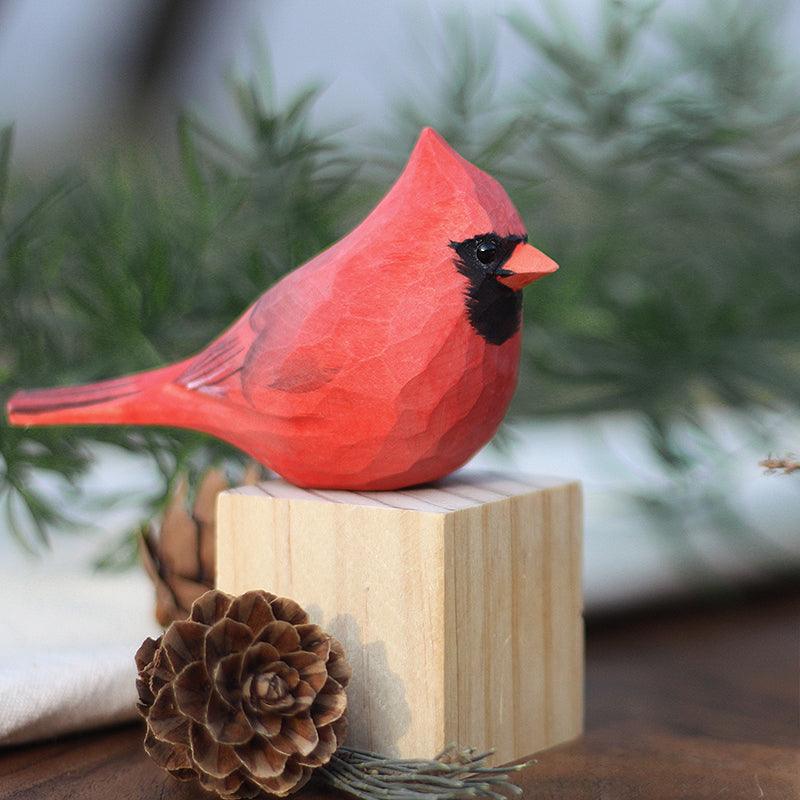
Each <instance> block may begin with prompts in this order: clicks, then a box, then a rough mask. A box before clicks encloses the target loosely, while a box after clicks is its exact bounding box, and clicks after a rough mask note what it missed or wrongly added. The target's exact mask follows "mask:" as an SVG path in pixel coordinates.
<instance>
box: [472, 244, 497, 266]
mask: <svg viewBox="0 0 800 800" xmlns="http://www.w3.org/2000/svg"><path fill="white" fill-rule="evenodd" d="M475 254H476V255H477V256H478V261H480V262H481V264H491V263H492V262H493V261H494V260H495V258H497V242H495V241H492V240H491V239H484V240H483V241H481V242H479V243H478V247H477V248H476V250H475Z"/></svg>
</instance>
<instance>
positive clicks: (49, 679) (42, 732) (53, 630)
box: [0, 569, 158, 745]
mask: <svg viewBox="0 0 800 800" xmlns="http://www.w3.org/2000/svg"><path fill="white" fill-rule="evenodd" d="M31 572H33V574H31ZM25 573H27V574H25ZM0 581H1V582H2V598H3V605H2V614H0V744H2V745H5V744H19V743H22V742H28V741H33V740H36V739H46V738H49V737H53V736H58V735H61V734H64V733H70V732H73V731H78V730H83V729H88V728H94V727H100V726H102V725H110V724H113V723H117V722H122V721H124V720H126V719H132V718H133V717H135V716H136V712H135V706H134V704H135V702H136V689H135V678H136V667H135V665H134V660H133V657H134V654H135V653H136V650H137V648H138V647H139V645H140V644H141V643H142V641H143V640H144V639H145V638H146V637H147V636H151V635H157V633H158V626H157V625H156V623H155V621H154V619H153V590H152V587H151V586H150V584H149V583H148V581H147V578H146V577H145V576H144V575H142V574H140V573H139V572H138V571H133V572H131V573H129V574H122V575H119V574H99V575H96V574H91V573H89V574H87V573H86V572H85V571H84V572H83V574H80V573H70V574H66V575H64V574H59V573H57V572H54V571H52V570H47V571H44V570H23V574H22V575H19V574H18V575H10V574H9V573H8V571H6V570H5V569H3V570H0Z"/></svg>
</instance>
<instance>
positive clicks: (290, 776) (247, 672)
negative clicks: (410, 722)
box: [136, 591, 351, 798]
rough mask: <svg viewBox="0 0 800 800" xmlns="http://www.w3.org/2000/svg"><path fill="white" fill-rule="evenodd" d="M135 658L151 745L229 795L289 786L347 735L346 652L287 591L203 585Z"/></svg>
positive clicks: (176, 767)
mask: <svg viewBox="0 0 800 800" xmlns="http://www.w3.org/2000/svg"><path fill="white" fill-rule="evenodd" d="M136 666H137V669H138V673H139V676H138V679H137V681H136V686H137V690H138V693H139V703H138V708H139V711H140V713H141V714H142V716H143V717H144V718H145V720H146V721H147V734H146V737H145V742H144V746H145V750H146V751H147V753H148V754H149V755H150V757H151V758H152V759H153V760H154V761H155V762H156V763H157V764H159V766H161V767H163V768H164V769H165V770H167V771H168V772H170V773H172V774H173V775H174V776H175V777H177V778H180V779H183V780H189V779H192V778H197V779H198V780H199V782H200V783H201V785H202V786H203V787H204V788H205V789H208V790H210V791H213V792H216V793H217V794H219V795H220V796H222V797H223V798H253V797H258V796H259V795H261V794H262V793H266V794H271V795H277V796H279V797H283V796H285V795H288V794H291V793H292V792H294V791H297V790H298V789H300V788H301V787H302V786H303V785H305V783H306V782H307V781H308V779H309V778H310V777H311V773H312V771H313V770H314V769H315V768H316V767H319V766H322V765H323V764H326V763H327V762H328V761H329V760H330V758H331V756H332V755H333V753H334V752H335V751H336V750H337V748H338V747H339V746H340V744H341V743H342V739H343V738H344V735H345V730H346V720H345V716H344V713H345V710H346V708H347V696H346V694H345V687H346V686H347V684H348V682H349V680H350V674H351V671H350V667H349V665H348V663H347V660H346V658H345V656H344V651H343V649H342V646H341V645H340V644H339V642H337V641H336V640H335V639H333V638H332V637H331V636H329V635H328V634H326V633H325V632H324V631H322V630H321V629H320V628H319V627H317V626H316V625H314V624H312V623H310V622H309V621H308V615H307V614H306V613H305V611H303V609H302V608H300V606H298V605H297V603H295V602H294V601H292V600H288V599H286V598H281V597H276V596H275V595H272V594H269V593H268V592H263V591H252V592H247V593H245V594H243V595H240V596H239V597H232V596H231V595H228V594H225V593H224V592H219V591H210V592H207V593H206V594H204V595H203V596H202V597H200V598H199V599H198V600H197V601H195V603H194V604H193V606H192V611H191V616H190V617H189V619H187V620H184V621H178V622H174V623H172V625H170V627H169V628H168V629H167V631H166V632H165V633H164V635H163V636H161V637H159V638H158V639H147V640H145V642H144V643H143V644H142V646H141V647H140V648H139V651H138V652H137V654H136Z"/></svg>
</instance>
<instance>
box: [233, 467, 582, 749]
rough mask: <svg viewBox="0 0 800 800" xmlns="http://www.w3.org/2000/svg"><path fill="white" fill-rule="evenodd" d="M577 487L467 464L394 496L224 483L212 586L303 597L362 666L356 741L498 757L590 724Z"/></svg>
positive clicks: (355, 693) (353, 720) (355, 702)
mask: <svg viewBox="0 0 800 800" xmlns="http://www.w3.org/2000/svg"><path fill="white" fill-rule="evenodd" d="M581 534H582V511H581V491H580V486H579V484H577V483H575V482H569V481H564V480H561V479H548V478H531V479H527V478H526V479H522V478H520V477H513V478H512V477H509V476H504V475H498V474H488V473H481V474H476V473H466V472H464V473H457V474H456V475H454V476H450V477H449V478H447V479H445V480H443V481H441V482H439V483H437V484H434V485H431V486H428V487H424V488H416V489H407V490H404V491H399V492H344V491H319V490H305V489H299V488H297V487H295V486H292V485H291V484H288V483H286V482H285V481H282V480H270V481H267V482H265V483H262V484H260V485H259V486H248V487H242V488H239V489H232V490H230V491H227V492H223V493H222V494H221V495H220V496H219V501H218V511H217V585H218V586H219V588H220V589H222V590H224V591H226V592H231V593H234V594H238V593H241V592H244V591H247V590H248V589H254V588H261V589H267V590H268V591H270V592H274V593H275V594H278V595H285V596H287V597H291V598H293V599H295V600H296V601H297V602H299V603H300V604H301V605H303V606H304V607H305V608H306V609H307V610H308V611H309V613H310V615H311V617H312V618H313V620H314V621H315V622H318V623H319V624H320V625H321V626H322V627H323V628H325V629H326V630H328V631H330V632H331V633H332V634H334V635H335V636H336V637H337V638H338V639H339V640H340V641H341V642H342V644H343V645H344V647H345V649H346V651H347V654H348V657H349V659H350V662H351V663H352V665H353V680H352V681H351V683H350V687H349V688H348V698H349V710H348V714H349V717H350V733H349V735H348V743H349V744H352V745H354V746H359V747H363V748H368V749H370V750H375V751H378V752H382V753H386V754H391V755H400V756H404V757H431V756H432V755H434V754H435V753H436V752H438V751H439V750H441V748H442V747H443V746H444V745H445V744H447V743H449V742H453V741H455V742H458V743H460V744H462V745H465V746H466V745H470V746H475V747H478V748H479V749H484V748H486V749H488V748H490V747H494V748H496V749H497V757H496V758H497V762H498V763H502V762H506V761H510V760H512V759H517V758H521V757H524V756H527V755H529V754H530V753H533V752H535V751H537V750H541V749H543V748H546V747H550V746H552V745H555V744H557V743H559V742H563V741H565V740H568V739H571V738H573V737H575V736H578V735H579V734H580V733H581V730H582V722H583V621H582V616H581V612H582V598H581Z"/></svg>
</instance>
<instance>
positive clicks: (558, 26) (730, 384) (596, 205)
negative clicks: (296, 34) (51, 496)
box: [0, 0, 800, 539]
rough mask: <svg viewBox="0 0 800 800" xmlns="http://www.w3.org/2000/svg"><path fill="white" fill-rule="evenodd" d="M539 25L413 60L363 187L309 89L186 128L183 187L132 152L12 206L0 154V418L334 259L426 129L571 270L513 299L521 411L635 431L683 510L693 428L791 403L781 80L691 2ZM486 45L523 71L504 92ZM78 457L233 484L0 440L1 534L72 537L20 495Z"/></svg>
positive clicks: (35, 499)
mask: <svg viewBox="0 0 800 800" xmlns="http://www.w3.org/2000/svg"><path fill="white" fill-rule="evenodd" d="M546 5H547V6H549V7H550V13H549V14H547V15H546V16H545V17H544V19H538V18H534V17H533V16H531V15H530V14H529V13H527V12H522V11H520V12H516V13H513V14H511V15H509V16H508V17H507V18H506V19H504V20H502V21H501V22H500V23H496V22H494V21H492V20H487V19H480V18H478V19H472V20H469V19H465V18H463V17H462V18H453V19H451V20H449V21H448V22H447V23H446V24H445V25H444V28H443V30H444V31H445V32H446V35H445V36H441V37H439V38H438V39H437V40H436V41H435V42H426V41H424V39H423V40H421V41H419V42H418V43H417V45H418V47H419V49H420V52H421V53H436V54H437V55H436V56H435V57H431V58H430V59H429V63H428V64H427V65H426V67H425V68H424V69H423V68H422V67H419V69H418V72H428V73H430V74H432V75H433V76H434V78H433V79H431V80H428V81H426V83H425V85H424V86H415V87H414V89H413V90H412V93H410V94H409V96H408V97H405V98H400V99H399V100H398V102H397V104H396V106H395V113H394V115H393V116H392V117H391V118H390V120H389V122H388V123H387V130H385V131H383V132H382V133H383V135H382V136H381V137H380V141H381V142H382V149H381V151H380V152H379V153H377V154H376V158H375V163H376V164H378V165H383V166H384V167H386V165H391V166H390V169H384V171H383V172H380V171H379V170H378V171H376V170H372V171H361V172H357V171H356V167H355V165H356V164H357V163H358V153H357V152H355V151H356V149H357V148H355V147H351V146H346V145H345V144H344V143H343V142H342V139H341V137H337V136H336V135H334V134H333V133H332V132H330V131H321V130H319V128H318V127H317V126H315V125H314V124H312V121H311V111H312V108H313V105H314V102H315V100H316V98H317V96H318V90H316V89H309V90H308V91H306V92H303V93H301V94H300V95H298V96H297V97H296V98H294V99H293V100H292V101H290V102H289V103H288V104H287V105H286V106H285V107H278V106H277V104H276V102H275V100H274V98H273V96H272V94H271V88H270V87H271V81H270V78H269V74H268V73H265V74H263V75H261V76H260V77H259V78H258V79H256V80H254V81H233V82H232V83H231V92H232V96H233V97H234V98H235V100H236V103H237V107H238V110H239V114H240V116H241V119H242V121H243V123H244V126H245V130H246V133H247V135H246V137H245V139H246V140H245V142H244V143H243V144H232V143H230V142H228V141H226V140H225V139H224V138H223V137H221V136H219V135H218V134H216V133H214V132H213V131H211V130H209V129H208V128H207V127H206V126H205V125H204V124H203V123H202V122H200V121H198V120H196V119H193V118H189V117H185V118H184V119H183V120H182V121H181V123H180V126H179V130H178V140H179V145H180V148H179V150H180V155H181V158H180V162H179V163H178V164H163V163H160V162H159V160H158V159H157V158H154V156H153V154H147V155H144V154H142V153H138V152H129V153H124V154H122V155H119V156H118V157H117V158H116V159H113V160H102V161H100V162H99V163H96V164H94V165H93V166H92V168H91V169H88V170H86V169H84V170H80V171H78V173H77V174H75V175H67V176H65V177H63V178H62V179H60V180H58V181H56V182H54V183H53V184H52V185H50V186H47V187H41V186H34V187H31V186H22V185H18V184H14V183H13V182H12V183H11V184H10V183H9V181H8V168H9V160H10V152H11V132H10V131H6V132H4V133H3V134H2V136H0V291H2V293H3V297H5V298H13V299H14V301H13V302H5V303H3V304H2V308H0V394H2V398H0V399H4V398H5V396H7V394H8V393H10V391H11V390H12V389H13V388H16V387H17V386H22V385H26V386H31V385H40V384H53V383H62V382H64V383H66V382H73V381H82V380H91V379H94V378H99V377H107V376H111V375H116V374H121V373H123V372H127V371H131V370H135V369H143V368H147V367H151V366H154V365H156V364H160V363H163V362H165V361H168V360H171V359H176V358H179V357H183V356H186V355H187V354H189V353H191V352H193V351H195V350H197V349H198V348H199V347H200V346H202V345H203V344H205V343H206V342H207V341H208V340H210V339H211V338H212V336H213V335H215V334H216V333H218V332H219V331H220V330H222V329H223V328H224V327H225V325H227V324H228V323H229V322H230V321H231V320H232V319H234V318H235V316H236V315H237V314H239V313H240V312H241V311H242V310H243V309H244V308H245V307H246V305H247V304H248V303H249V302H251V301H252V300H253V299H254V298H255V297H256V296H257V295H258V294H259V293H260V292H261V291H263V290H264V288H265V287H266V286H267V285H269V283H270V282H272V281H273V280H275V279H276V278H277V277H278V276H280V275H281V274H282V273H284V272H285V271H286V270H288V269H290V268H292V267H293V266H295V265H297V264H299V263H301V262H302V261H303V260H305V259H306V258H308V257H309V256H311V255H313V254H314V253H316V252H318V251H319V250H320V249H321V248H323V247H324V246H326V245H327V244H329V243H330V242H332V241H334V240H335V239H336V238H337V237H338V236H340V235H341V234H342V233H344V232H345V231H346V230H347V229H348V228H349V227H350V226H351V224H352V223H353V221H354V220H355V219H356V218H357V217H358V215H359V214H360V213H363V212H364V211H365V210H366V209H367V208H368V207H369V204H370V202H371V201H372V200H373V199H374V197H375V196H376V193H377V192H379V191H381V190H382V189H383V188H385V186H386V184H387V183H388V181H389V180H390V179H391V177H393V175H394V174H396V169H397V167H398V165H399V164H400V163H401V162H402V161H403V160H404V158H405V156H406V155H407V153H408V150H409V148H410V146H411V144H412V142H413V139H414V137H415V136H416V134H417V133H418V130H419V128H420V127H421V126H422V125H423V124H432V125H434V126H436V127H437V128H438V129H439V130H440V131H441V132H442V133H443V134H444V135H445V136H446V137H447V138H448V139H449V140H450V141H451V143H452V144H454V146H456V147H457V148H458V149H460V150H461V151H462V152H463V153H464V154H465V155H466V156H468V157H470V158H472V159H473V160H475V161H476V162H477V163H479V164H480V165H481V166H483V167H484V168H486V169H487V170H489V171H491V172H492V173H493V174H495V175H497V176H498V177H499V178H500V179H501V180H502V181H503V183H504V184H505V185H506V186H507V187H508V188H509V190H510V192H511V194H512V196H513V198H514V200H515V202H516V203H517V205H518V207H519V209H520V211H521V213H522V216H523V218H524V219H525V220H526V222H527V224H528V230H529V233H530V236H531V240H532V241H533V242H535V243H536V244H537V245H538V246H540V247H542V249H544V250H545V251H546V252H548V253H550V254H552V255H553V256H554V257H555V258H556V259H557V260H558V261H559V263H560V264H561V265H562V267H563V269H562V270H561V271H560V272H559V273H558V274H557V275H556V276H553V277H552V278H549V279H548V280H546V281H542V282H541V284H537V286H536V290H535V291H532V292H529V293H527V294H526V304H527V306H526V325H527V327H528V328H529V331H528V335H526V337H525V351H524V361H523V374H522V381H521V386H522V388H521V391H520V392H519V393H518V396H517V400H516V405H515V413H517V414H521V415H543V414H574V415H580V414H585V413H591V412H595V411H598V410H617V409H619V410H626V411H630V410H635V411H637V412H639V413H641V415H642V417H643V419H644V420H645V421H646V425H647V430H648V431H649V432H650V438H651V442H652V446H653V449H654V452H656V453H657V454H658V455H659V457H660V458H661V459H662V461H663V463H664V464H665V465H666V466H667V467H668V469H669V470H672V471H673V472H674V474H675V476H676V478H675V480H676V485H685V486H686V492H685V493H684V495H687V496H688V493H689V492H694V493H695V495H696V487H695V486H693V485H692V483H693V482H692V481H691V479H689V478H687V476H689V475H690V474H691V470H692V468H693V466H694V465H695V464H696V462H697V454H696V453H693V452H689V451H687V449H686V448H685V447H684V446H683V445H682V444H681V440H680V436H679V435H678V433H677V431H678V430H679V429H683V430H685V429H686V427H687V425H688V426H689V428H693V429H695V430H696V431H697V433H698V436H704V435H705V431H704V422H703V417H702V409H703V408H704V407H706V406H707V405H708V404H709V403H718V404H722V405H725V406H728V407H732V408H735V409H741V410H742V411H744V412H747V411H748V410H750V409H753V408H755V407H791V408H796V407H797V403H798V397H800V341H799V337H800V334H798V330H800V326H798V316H797V297H798V296H800V270H799V269H798V263H797V262H798V253H800V224H799V223H800V169H799V168H798V167H800V100H798V95H797V92H796V86H797V81H798V69H797V65H794V64H790V63H786V54H785V51H784V49H783V48H781V47H780V46H779V45H778V44H777V43H776V41H775V21H776V20H779V19H780V16H779V12H778V10H777V7H773V6H771V5H769V6H768V5H767V4H758V7H757V8H755V7H754V6H753V5H752V4H747V3H743V2H733V0H731V1H727V2H723V1H722V0H707V1H706V2H704V3H702V4H700V5H699V7H698V10H697V11H696V13H695V14H693V15H692V16H691V18H689V19H685V20H681V21H675V20H671V19H670V18H669V17H668V16H667V14H666V13H665V12H664V10H663V9H659V8H658V7H657V5H656V4H653V3H635V2H622V0H606V2H599V4H598V5H599V8H600V9H601V12H602V14H601V19H600V25H599V28H598V29H597V30H596V31H595V33H593V34H591V35H590V34H587V33H582V32H581V30H580V29H579V28H578V26H577V25H576V24H575V23H574V21H573V20H572V19H571V18H570V17H568V16H567V15H565V14H564V13H563V12H562V10H561V6H560V4H558V3H555V2H552V3H549V4H546ZM768 11H770V13H767V12H768ZM499 33H503V35H506V36H514V37H518V38H519V41H521V42H522V43H523V45H524V47H525V49H526V52H527V54H528V57H529V63H528V65H527V66H526V67H525V68H524V70H523V71H522V73H520V74H518V75H516V76H515V77H514V80H513V81H511V82H509V83H508V84H505V85H502V84H501V81H500V78H499V76H498V73H497V72H496V71H495V64H496V55H497V53H496V52H495V50H494V45H493V44H492V43H493V42H494V41H495V40H496V36H497V35H498V34H499ZM415 63H417V62H415ZM421 63H422V62H421V61H420V62H419V64H421ZM419 64H418V66H419ZM387 142H389V143H391V144H389V145H387V144H386V143H387ZM93 441H100V442H110V443H113V444H116V445H119V446H122V447H126V448H128V449H131V450H134V451H138V452H146V453H149V454H150V455H151V457H152V458H153V459H154V460H155V462H156V464H157V465H158V466H159V469H160V470H161V472H162V474H163V476H164V486H165V489H166V487H167V486H168V485H169V483H170V481H171V480H172V477H173V476H174V474H175V471H176V470H177V469H180V468H185V467H186V466H187V465H188V466H190V467H192V468H194V469H199V468H201V467H202V466H203V465H205V464H206V463H208V462H209V461H214V460H221V459H233V460H236V459H237V458H238V456H237V455H236V454H235V453H233V452H232V451H231V450H230V449H229V448H227V447H225V446H223V445H220V444H219V443H216V442H213V441H211V440H210V439H208V438H207V437H203V436H199V435H195V434H188V433H184V432H168V431H147V432H142V431H133V430H119V429H92V430H88V429H59V430H48V429H43V430H36V429H32V430H30V431H17V430H12V429H9V428H8V427H7V426H3V427H0V453H2V456H3V459H4V462H5V470H4V472H3V474H2V478H1V480H2V491H3V492H4V493H5V495H6V498H7V500H8V503H7V507H8V508H9V509H10V511H9V513H10V514H12V516H13V515H16V516H17V517H19V515H20V514H21V513H23V514H24V513H27V515H28V516H29V517H30V519H33V520H35V523H36V525H35V526H34V528H33V530H34V531H38V534H35V535H38V536H39V537H40V538H42V539H44V538H45V537H46V530H47V527H48V526H49V525H50V524H61V523H62V522H63V520H61V519H60V517H59V515H58V513H57V512H56V510H54V509H52V508H50V507H49V506H48V505H47V503H46V502H45V501H44V500H43V498H42V497H41V496H39V495H38V494H36V493H35V491H34V490H33V489H32V488H31V487H32V485H34V482H32V481H31V480H30V478H31V476H32V475H33V474H35V473H36V472H37V471H39V470H49V471H51V472H54V473H56V474H58V475H61V476H64V477H65V478H67V479H68V480H74V479H75V478H76V477H77V476H78V475H80V474H81V472H82V470H83V469H84V467H85V466H86V458H87V455H86V443H87V442H93ZM710 491H711V490H710ZM713 491H717V490H713ZM157 501H158V498H154V502H157ZM641 502H642V503H643V504H644V505H647V504H648V502H649V501H648V500H647V499H646V498H644V499H641ZM714 502H716V500H715V501H714ZM698 503H700V504H701V503H702V498H701V499H699V500H698V499H697V497H696V496H694V495H693V498H692V500H691V504H692V506H693V507H697V505H698ZM655 513H656V512H655V511H654V514H655ZM665 514H666V511H665V510H664V509H661V508H659V509H658V511H657V516H658V517H659V518H660V519H664V518H665ZM13 527H14V529H15V530H23V529H24V527H25V526H22V525H20V524H18V523H17V524H15V525H14V526H13Z"/></svg>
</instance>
